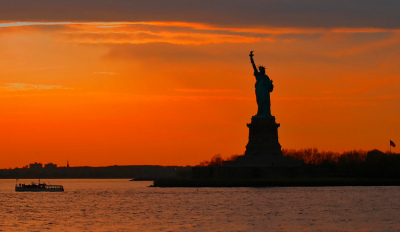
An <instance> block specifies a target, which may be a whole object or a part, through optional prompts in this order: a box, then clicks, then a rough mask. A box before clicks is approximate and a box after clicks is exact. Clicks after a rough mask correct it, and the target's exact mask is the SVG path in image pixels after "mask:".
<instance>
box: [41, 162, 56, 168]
mask: <svg viewBox="0 0 400 232" xmlns="http://www.w3.org/2000/svg"><path fill="white" fill-rule="evenodd" d="M44 168H47V169H49V168H50V169H51V168H57V164H53V163H48V164H45V165H44Z"/></svg>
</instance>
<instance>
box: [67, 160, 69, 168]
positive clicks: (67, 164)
mask: <svg viewBox="0 0 400 232" xmlns="http://www.w3.org/2000/svg"><path fill="white" fill-rule="evenodd" d="M67 168H69V162H68V160H67Z"/></svg>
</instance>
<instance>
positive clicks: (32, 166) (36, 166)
mask: <svg viewBox="0 0 400 232" xmlns="http://www.w3.org/2000/svg"><path fill="white" fill-rule="evenodd" d="M41 168H43V165H42V163H36V162H35V163H34V164H29V169H41Z"/></svg>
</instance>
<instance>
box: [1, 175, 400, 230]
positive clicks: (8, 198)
mask: <svg viewBox="0 0 400 232" xmlns="http://www.w3.org/2000/svg"><path fill="white" fill-rule="evenodd" d="M21 182H22V183H23V182H25V183H30V182H32V180H21ZM46 182H50V184H62V185H64V188H65V192H64V193H16V192H14V185H15V180H0V215H1V217H0V231H39V230H51V231H84V230H88V231H139V230H140V231H143V230H144V231H153V230H154V231H400V212H399V210H400V187H323V188H199V189H196V188H149V187H147V186H149V185H150V184H151V182H130V181H128V180H46Z"/></svg>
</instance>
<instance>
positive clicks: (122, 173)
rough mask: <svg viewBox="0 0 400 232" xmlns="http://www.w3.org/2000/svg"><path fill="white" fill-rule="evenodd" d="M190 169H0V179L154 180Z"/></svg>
mask: <svg viewBox="0 0 400 232" xmlns="http://www.w3.org/2000/svg"><path fill="white" fill-rule="evenodd" d="M190 172H191V167H189V166H187V167H182V166H154V165H134V166H108V167H53V168H15V169H0V179H39V178H41V179H44V178H48V179H75V178H76V179H84V178H99V179H103V178H104V179H106V178H121V179H122V178H126V179H134V180H155V179H158V178H175V177H183V176H185V175H190Z"/></svg>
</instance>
